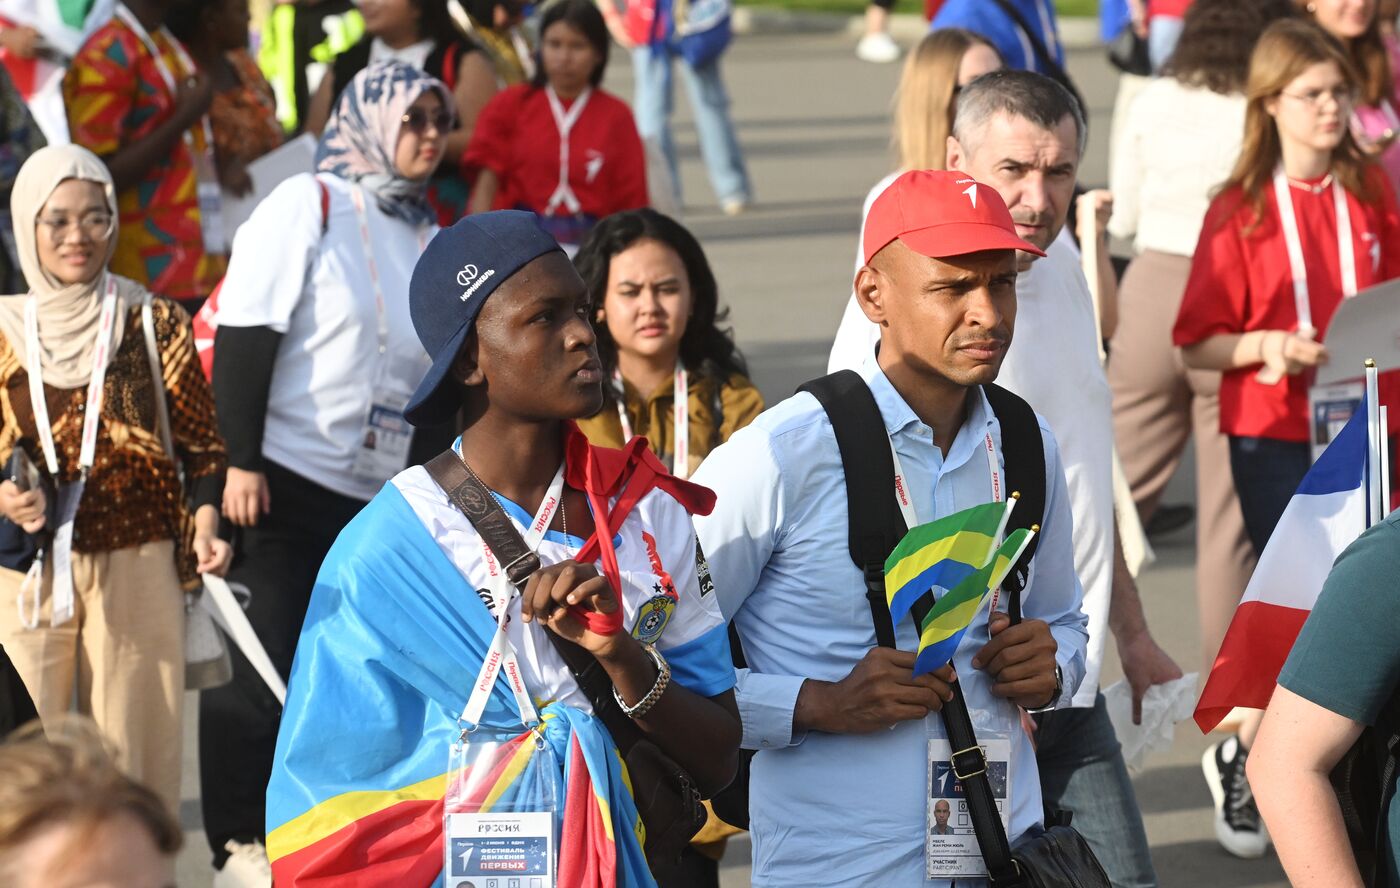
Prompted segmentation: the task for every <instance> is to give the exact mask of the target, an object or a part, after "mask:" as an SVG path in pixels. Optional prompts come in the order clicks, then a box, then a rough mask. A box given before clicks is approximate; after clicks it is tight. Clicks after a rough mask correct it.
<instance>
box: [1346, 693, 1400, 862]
mask: <svg viewBox="0 0 1400 888" xmlns="http://www.w3.org/2000/svg"><path fill="white" fill-rule="evenodd" d="M1397 772H1400V694H1397V695H1395V696H1392V697H1391V699H1390V702H1388V703H1387V704H1386V706H1385V708H1384V709H1382V710H1381V714H1380V716H1379V717H1378V718H1377V719H1376V723H1375V724H1374V725H1372V726H1371V727H1368V728H1366V730H1364V731H1362V732H1361V736H1360V737H1358V738H1357V740H1356V742H1355V743H1353V744H1352V747H1351V749H1348V750H1347V752H1346V755H1344V756H1342V760H1341V761H1339V762H1337V766H1336V767H1335V768H1333V769H1332V774H1331V780H1332V788H1333V789H1335V790H1336V792H1337V802H1338V804H1339V806H1340V807H1341V809H1342V822H1343V823H1344V824H1345V825H1346V828H1347V838H1348V839H1350V840H1351V850H1352V854H1354V855H1355V857H1356V866H1357V869H1359V870H1360V871H1361V880H1362V881H1363V882H1364V883H1365V884H1366V885H1368V886H1370V888H1387V886H1389V888H1395V886H1392V885H1391V884H1390V881H1389V879H1388V878H1387V874H1386V866H1385V851H1384V849H1385V847H1386V844H1387V836H1386V825H1387V820H1388V815H1389V813H1390V802H1391V799H1392V798H1393V797H1394V795H1395V779H1396V776H1397Z"/></svg>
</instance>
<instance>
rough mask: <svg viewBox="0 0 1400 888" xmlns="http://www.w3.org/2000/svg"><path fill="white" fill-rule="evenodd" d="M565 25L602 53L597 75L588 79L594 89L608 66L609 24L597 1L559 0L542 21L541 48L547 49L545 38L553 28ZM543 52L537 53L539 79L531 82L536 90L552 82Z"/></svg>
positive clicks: (537, 76)
mask: <svg viewBox="0 0 1400 888" xmlns="http://www.w3.org/2000/svg"><path fill="white" fill-rule="evenodd" d="M559 22H564V23H565V24H568V25H573V26H574V27H575V28H577V29H578V32H579V33H580V34H582V35H583V37H584V39H585V40H587V41H588V42H589V43H591V44H593V48H594V49H595V50H597V52H598V65H597V67H595V68H594V69H593V74H592V75H590V76H589V78H588V80H589V82H590V83H592V84H593V85H594V86H598V85H599V84H601V83H602V82H603V71H604V70H606V69H607V67H608V25H607V23H606V22H604V21H603V14H602V13H601V12H599V11H598V7H597V6H596V5H594V3H593V0H559V2H558V3H555V4H553V5H551V6H549V7H548V8H547V9H545V11H544V15H543V16H542V17H541V18H540V46H541V47H543V46H544V35H545V32H546V31H548V30H549V27H550V25H555V24H558V23H559ZM543 52H544V51H543V49H537V50H535V79H534V80H532V81H531V83H532V84H534V86H535V87H537V88H538V87H543V86H544V85H545V84H546V83H548V82H549V78H548V77H546V76H545V73H544V56H543Z"/></svg>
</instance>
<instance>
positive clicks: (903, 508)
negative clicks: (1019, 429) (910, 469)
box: [889, 432, 1002, 530]
mask: <svg viewBox="0 0 1400 888" xmlns="http://www.w3.org/2000/svg"><path fill="white" fill-rule="evenodd" d="M889 441H890V456H891V457H893V459H894V499H895V502H897V503H899V511H900V514H902V515H903V516H904V525H905V526H906V527H907V528H908V529H910V530H913V529H914V528H916V527H918V526H919V524H920V523H921V522H920V521H919V513H918V510H917V509H915V508H914V494H913V491H911V490H910V489H909V476H908V475H906V474H904V466H903V464H901V463H900V461H899V451H897V450H895V447H894V439H893V438H890V439H889ZM983 447H984V448H985V450H986V453H987V470H988V471H989V472H991V474H992V502H994V503H999V502H1001V500H1002V490H1001V467H1000V466H998V465H997V451H996V445H995V444H993V443H992V433H991V432H987V433H986V435H985V436H984V438H983Z"/></svg>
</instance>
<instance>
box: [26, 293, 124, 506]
mask: <svg viewBox="0 0 1400 888" xmlns="http://www.w3.org/2000/svg"><path fill="white" fill-rule="evenodd" d="M116 315H117V279H116V278H115V277H113V276H112V275H110V274H109V275H107V292H106V295H105V296H103V298H102V315H101V319H100V320H99V322H98V327H97V343H96V345H95V346H94V347H93V353H92V381H91V382H89V383H88V391H87V406H86V407H84V408H83V410H84V411H85V415H84V416H83V439H82V441H83V444H82V449H81V450H80V451H79V457H78V468H79V470H80V471H81V472H82V474H83V475H84V477H86V475H87V473H88V470H90V469H91V468H92V466H93V462H94V459H95V456H96V453H97V426H98V423H99V422H100V421H101V414H102V396H103V387H104V386H103V383H104V382H105V381H106V379H107V365H108V363H110V361H111V358H112V338H113V337H112V330H113V328H114V327H115V326H116ZM24 346H25V350H26V351H28V352H29V354H28V355H27V362H26V363H27V366H26V369H27V370H28V372H29V402H30V404H31V405H32V406H33V408H34V424H35V425H36V426H37V427H38V430H39V443H40V446H42V447H43V449H44V462H45V463H46V464H47V465H48V468H49V474H50V475H52V476H53V478H54V481H55V482H57V480H58V451H57V449H56V448H55V447H54V441H53V428H52V427H51V426H50V424H49V405H48V401H47V400H45V398H44V366H43V360H42V358H41V356H40V345H39V302H38V298H37V297H35V296H32V295H31V296H30V297H29V299H28V301H26V302H25V303H24Z"/></svg>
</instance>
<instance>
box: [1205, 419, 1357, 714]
mask: <svg viewBox="0 0 1400 888" xmlns="http://www.w3.org/2000/svg"><path fill="white" fill-rule="evenodd" d="M1366 461H1367V425H1366V402H1365V401H1364V400H1363V401H1362V403H1361V406H1360V408H1358V409H1357V411H1356V413H1354V414H1353V415H1352V417H1351V419H1350V420H1349V421H1348V422H1347V424H1346V426H1345V427H1344V428H1343V429H1342V431H1341V432H1340V433H1339V434H1338V435H1337V437H1336V439H1335V440H1333V441H1332V443H1331V444H1330V445H1328V447H1327V449H1326V450H1325V451H1323V453H1322V455H1321V456H1320V457H1318V460H1317V462H1316V463H1315V464H1314V465H1313V467H1312V469H1311V470H1309V472H1308V474H1307V475H1306V476H1305V477H1304V478H1303V483H1302V484H1300V485H1299V486H1298V490H1297V492H1296V493H1294V494H1293V499H1292V500H1290V501H1289V503H1288V507H1287V508H1286V509H1284V512H1283V516H1282V517H1281V518H1279V522H1278V526H1277V527H1276V528H1274V533H1273V536H1271V537H1270V538H1269V544H1268V545H1267V546H1265V547H1264V551H1263V553H1262V554H1261V555H1260V556H1259V565H1258V567H1256V568H1255V569H1254V576H1253V577H1252V578H1250V581H1249V586H1248V587H1247V588H1246V589H1245V593H1244V597H1243V598H1242V599H1241V600H1240V605H1239V608H1238V609H1237V610H1236V611H1235V616H1234V619H1232V620H1231V621H1230V628H1229V629H1228V630H1227V631H1226V633H1225V640H1224V641H1223V642H1222V643H1221V645H1220V653H1219V654H1217V655H1216V658H1215V665H1214V666H1213V667H1212V668H1211V671H1210V677H1209V678H1208V679H1207V680H1206V686H1205V689H1204V690H1202V692H1201V699H1200V701H1199V702H1198V703H1197V704H1196V712H1195V719H1196V724H1197V725H1199V726H1200V728H1201V731H1202V732H1203V733H1206V732H1209V731H1211V730H1213V729H1214V728H1215V726H1216V725H1218V724H1220V721H1221V719H1223V718H1224V717H1225V716H1226V715H1227V714H1228V713H1229V712H1230V710H1231V709H1233V708H1235V707H1236V706H1240V707H1246V708H1249V709H1264V708H1265V707H1267V706H1268V705H1269V698H1270V697H1271V696H1272V695H1273V691H1274V686H1275V684H1277V682H1278V674H1279V671H1280V670H1281V669H1282V668H1283V663H1284V661H1285V660H1287V659H1288V652H1289V651H1291V650H1292V649H1293V642H1294V641H1295V640H1297V638H1298V632H1299V630H1300V629H1302V628H1303V622H1304V621H1305V620H1306V619H1307V618H1308V614H1309V613H1311V612H1312V608H1313V605H1314V604H1315V603H1316V602H1317V596H1318V593H1320V592H1321V591H1322V584H1323V582H1324V581H1325V580H1326V579H1327V574H1328V573H1329V572H1330V571H1331V569H1332V562H1334V561H1336V560H1337V556H1338V555H1340V554H1341V553H1342V550H1343V549H1345V548H1346V547H1347V546H1348V545H1350V544H1351V542H1352V541H1353V540H1355V539H1356V538H1357V537H1358V536H1360V535H1361V533H1362V531H1364V530H1365V529H1366V526H1367V510H1366V501H1367V491H1366Z"/></svg>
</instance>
